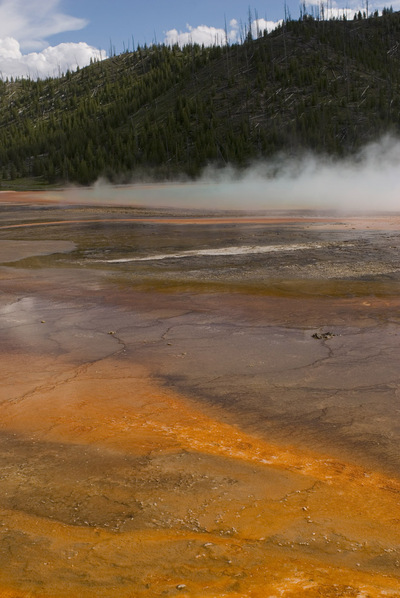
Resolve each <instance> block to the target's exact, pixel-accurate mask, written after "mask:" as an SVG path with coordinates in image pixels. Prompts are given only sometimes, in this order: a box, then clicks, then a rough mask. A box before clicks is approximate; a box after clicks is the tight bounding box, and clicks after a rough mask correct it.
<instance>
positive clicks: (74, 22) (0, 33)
mask: <svg viewBox="0 0 400 598" xmlns="http://www.w3.org/2000/svg"><path fill="white" fill-rule="evenodd" d="M59 4H60V0H29V1H27V0H0V38H2V39H4V38H6V37H13V38H15V39H17V40H18V42H19V43H20V45H21V47H22V48H23V49H24V50H38V49H42V48H44V47H45V46H47V42H46V41H45V40H46V38H48V37H50V36H51V35H55V34H57V33H62V32H64V31H75V30H77V29H82V28H83V27H85V26H86V25H87V21H85V20H84V19H78V18H76V17H71V16H69V15H65V14H63V13H62V12H60V11H59V10H58V5H59Z"/></svg>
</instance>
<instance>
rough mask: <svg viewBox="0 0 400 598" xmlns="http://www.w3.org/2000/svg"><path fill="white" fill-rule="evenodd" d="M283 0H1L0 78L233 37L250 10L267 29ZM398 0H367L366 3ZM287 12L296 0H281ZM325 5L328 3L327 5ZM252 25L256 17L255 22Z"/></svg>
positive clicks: (358, 5) (339, 8) (341, 3)
mask: <svg viewBox="0 0 400 598" xmlns="http://www.w3.org/2000/svg"><path fill="white" fill-rule="evenodd" d="M321 2H323V3H324V4H325V6H329V8H330V9H331V10H332V14H334V15H335V16H338V15H340V14H343V11H344V10H348V11H349V13H348V16H349V17H351V16H352V15H351V11H352V10H353V11H354V10H356V11H358V10H359V9H361V10H363V9H364V2H366V0H308V2H307V4H308V6H310V7H311V6H314V7H315V6H319V5H320V4H321ZM284 3H285V0H264V1H262V0H253V1H251V0H200V1H198V2H197V1H188V0H140V1H139V0H0V78H1V77H2V78H3V79H5V78H10V77H26V76H29V77H31V78H35V79H36V78H39V77H47V76H57V75H59V74H61V73H63V72H66V70H67V69H70V70H74V69H76V67H77V66H78V65H79V66H81V67H82V66H85V65H87V64H89V62H90V60H91V59H93V58H105V57H106V56H107V55H108V54H109V53H110V49H115V52H116V53H120V52H122V51H123V50H124V49H128V48H129V49H132V40H134V43H135V47H136V46H137V44H141V45H143V44H144V43H147V44H151V43H153V42H154V41H156V42H158V43H179V44H181V45H182V44H184V43H187V42H188V41H195V42H198V43H204V44H212V43H215V42H216V41H217V42H219V43H223V42H224V40H225V33H224V27H225V22H226V25H227V30H228V35H229V41H230V42H235V41H239V40H240V37H241V32H242V31H243V24H247V22H248V11H249V6H250V8H251V12H252V19H253V20H254V19H255V17H256V15H257V17H258V19H259V25H260V27H259V28H260V29H261V30H263V29H268V30H270V29H271V28H273V27H274V26H276V23H277V22H278V21H279V20H280V19H282V17H284ZM390 4H391V5H392V6H393V8H394V9H395V10H396V9H398V8H400V0H394V1H393V2H386V1H385V0H369V8H370V10H374V9H375V8H376V9H378V10H381V9H382V7H383V6H387V5H390ZM286 6H287V8H288V10H289V11H290V14H291V16H292V18H298V16H299V0H286ZM325 12H327V10H326V9H325ZM254 27H255V25H254Z"/></svg>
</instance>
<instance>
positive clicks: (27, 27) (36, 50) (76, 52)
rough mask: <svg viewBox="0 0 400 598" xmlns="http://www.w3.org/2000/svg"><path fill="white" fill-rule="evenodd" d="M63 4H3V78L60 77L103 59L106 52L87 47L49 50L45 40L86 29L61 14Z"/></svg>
mask: <svg viewBox="0 0 400 598" xmlns="http://www.w3.org/2000/svg"><path fill="white" fill-rule="evenodd" d="M59 5H60V0H29V1H28V0H0V77H1V78H3V79H5V78H9V79H10V78H11V77H14V78H16V77H31V78H32V79H37V78H45V77H57V76H58V75H59V74H60V73H65V72H66V71H67V70H68V69H69V70H75V69H76V67H77V66H79V67H83V66H86V65H87V64H89V63H90V60H91V59H103V58H105V57H106V54H105V52H104V51H99V50H97V49H96V48H93V47H92V46H89V45H88V44H86V43H84V42H81V43H78V44H76V43H64V44H59V45H58V46H49V45H48V42H47V41H46V39H47V38H48V37H50V36H52V35H55V34H57V33H62V32H64V31H73V30H78V29H82V28H83V27H85V26H86V25H87V22H86V21H85V20H84V19H78V18H76V17H72V16H69V15H66V14H63V13H62V12H61V11H60V10H59Z"/></svg>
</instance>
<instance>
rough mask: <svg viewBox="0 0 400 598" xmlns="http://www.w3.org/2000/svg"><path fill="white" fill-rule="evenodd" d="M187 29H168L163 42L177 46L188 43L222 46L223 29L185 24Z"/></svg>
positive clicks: (223, 40)
mask: <svg viewBox="0 0 400 598" xmlns="http://www.w3.org/2000/svg"><path fill="white" fill-rule="evenodd" d="M186 27H187V31H179V32H178V30H177V29H170V30H169V31H167V32H166V34H165V43H166V44H167V45H168V46H173V45H174V44H178V46H186V45H188V44H200V45H202V44H204V45H205V46H222V45H223V44H225V38H226V36H225V31H224V30H223V29H217V28H216V27H208V26H207V25H199V26H198V27H191V26H190V25H186Z"/></svg>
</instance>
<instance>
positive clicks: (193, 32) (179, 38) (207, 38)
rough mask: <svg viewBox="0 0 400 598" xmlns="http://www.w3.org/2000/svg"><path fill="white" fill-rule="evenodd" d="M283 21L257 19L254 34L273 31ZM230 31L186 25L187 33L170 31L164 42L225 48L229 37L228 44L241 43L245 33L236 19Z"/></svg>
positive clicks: (254, 22) (231, 24)
mask: <svg viewBox="0 0 400 598" xmlns="http://www.w3.org/2000/svg"><path fill="white" fill-rule="evenodd" d="M281 23H282V21H276V22H275V21H266V20H265V19H257V20H254V21H253V22H252V34H253V36H254V37H256V36H257V32H258V31H261V33H263V32H264V29H266V30H267V31H268V33H269V32H270V31H272V30H273V29H275V28H276V27H278V26H279V25H280V24H281ZM229 26H230V27H231V29H230V30H228V31H227V32H225V30H224V29H217V28H216V27H209V26H208V25H199V26H198V27H192V26H191V25H189V24H188V25H186V28H187V31H178V30H177V29H170V30H169V31H167V32H166V34H165V39H164V42H165V43H166V44H167V45H169V46H172V45H174V44H178V46H185V45H187V44H200V45H202V44H204V45H205V46H215V45H217V46H223V45H224V44H225V43H226V37H227V36H228V43H231V44H232V43H236V42H238V41H240V36H241V34H242V33H243V32H241V31H240V27H239V23H238V21H237V20H236V19H231V21H230V22H229Z"/></svg>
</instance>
